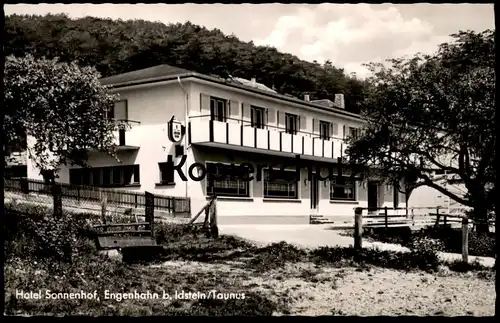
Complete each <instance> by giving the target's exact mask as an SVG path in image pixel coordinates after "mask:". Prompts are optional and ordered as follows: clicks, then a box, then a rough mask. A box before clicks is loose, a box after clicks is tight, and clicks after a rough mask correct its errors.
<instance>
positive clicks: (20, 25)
mask: <svg viewBox="0 0 500 323" xmlns="http://www.w3.org/2000/svg"><path fill="white" fill-rule="evenodd" d="M4 39H5V41H4V43H5V45H4V51H5V54H6V55H10V54H14V55H18V56H19V55H21V56H22V55H25V53H30V54H32V55H34V56H35V57H38V58H40V57H42V56H45V57H47V58H53V57H59V58H60V61H61V62H73V61H78V62H79V64H81V65H90V66H95V67H96V68H97V70H98V71H99V72H100V73H102V75H103V76H110V75H115V74H119V73H125V72H130V71H133V70H138V69H143V68H147V67H151V66H154V65H158V64H170V65H175V66H179V67H183V68H186V69H189V70H193V71H195V72H198V73H203V74H209V75H210V74H216V75H219V76H222V77H223V78H226V77H227V76H228V75H232V76H236V77H243V78H247V79H250V78H253V77H256V78H257V80H258V82H259V83H263V84H265V85H267V86H268V87H270V88H272V87H275V88H276V89H278V90H279V89H281V90H282V92H284V93H287V94H291V95H294V96H296V97H298V98H302V97H303V96H304V94H309V95H311V98H315V99H330V100H332V101H334V99H335V94H337V93H343V94H344V95H345V98H346V102H345V109H346V110H347V111H350V112H355V113H357V112H358V109H359V108H358V107H359V105H360V104H361V101H362V99H361V98H362V97H363V96H362V95H360V93H361V92H362V88H363V87H364V86H365V85H364V84H363V82H360V81H358V80H356V79H354V78H352V77H349V76H346V75H345V73H344V71H343V70H342V69H339V68H336V67H334V66H333V65H332V63H331V62H329V61H327V62H325V64H324V65H320V64H317V63H311V62H307V61H302V60H300V59H299V58H298V57H296V56H294V55H291V54H286V53H281V52H279V51H278V50H277V49H276V48H273V47H268V46H255V44H253V43H252V42H243V41H241V40H239V39H238V38H236V37H235V36H234V35H225V34H224V33H222V32H221V31H220V30H218V29H212V30H208V29H207V28H205V27H201V26H198V25H195V24H192V23H190V22H186V23H183V24H181V23H176V24H168V25H165V24H163V23H159V22H150V21H143V20H128V21H122V20H112V19H101V18H93V17H85V18H79V19H71V18H69V17H68V16H66V15H64V14H57V15H46V16H25V15H24V16H20V15H9V16H7V17H6V19H5V28H4Z"/></svg>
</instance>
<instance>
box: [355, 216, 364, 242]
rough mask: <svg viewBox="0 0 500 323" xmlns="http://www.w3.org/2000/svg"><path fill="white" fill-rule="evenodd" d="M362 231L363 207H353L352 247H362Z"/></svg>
mask: <svg viewBox="0 0 500 323" xmlns="http://www.w3.org/2000/svg"><path fill="white" fill-rule="evenodd" d="M362 233H363V209H362V208H360V207H357V208H355V209H354V249H357V250H360V249H361V248H362V245H363V244H362V237H361V236H362Z"/></svg>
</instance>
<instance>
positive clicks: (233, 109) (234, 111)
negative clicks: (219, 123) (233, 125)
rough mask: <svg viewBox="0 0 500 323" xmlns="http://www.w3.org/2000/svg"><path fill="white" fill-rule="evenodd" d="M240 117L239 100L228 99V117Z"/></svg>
mask: <svg viewBox="0 0 500 323" xmlns="http://www.w3.org/2000/svg"><path fill="white" fill-rule="evenodd" d="M239 117H240V102H238V101H236V100H230V101H229V118H231V119H236V120H237V119H239Z"/></svg>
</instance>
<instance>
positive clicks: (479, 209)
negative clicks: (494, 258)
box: [473, 205, 490, 233]
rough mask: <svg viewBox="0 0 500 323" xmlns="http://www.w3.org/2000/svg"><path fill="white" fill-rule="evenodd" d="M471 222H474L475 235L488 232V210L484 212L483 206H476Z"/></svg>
mask: <svg viewBox="0 0 500 323" xmlns="http://www.w3.org/2000/svg"><path fill="white" fill-rule="evenodd" d="M473 220H474V221H476V232H477V233H489V232H490V226H489V224H488V210H486V208H485V207H484V205H478V206H476V207H474V215H473Z"/></svg>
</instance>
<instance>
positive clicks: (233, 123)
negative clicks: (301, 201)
mask: <svg viewBox="0 0 500 323" xmlns="http://www.w3.org/2000/svg"><path fill="white" fill-rule="evenodd" d="M224 120H225V122H221V121H215V120H212V118H211V116H210V115H202V116H193V117H191V118H190V129H189V132H190V135H189V137H190V140H191V143H194V144H197V143H198V144H203V143H207V144H210V143H212V144H215V145H224V144H226V145H233V146H240V147H246V149H245V150H250V151H251V150H255V149H259V150H270V151H276V152H284V153H293V154H300V155H304V156H314V157H323V158H338V157H343V156H345V155H346V154H345V150H346V148H347V145H346V141H345V140H344V139H343V138H341V137H338V136H330V137H329V138H323V137H321V136H320V135H319V134H318V133H313V132H307V131H302V130H299V129H297V130H296V131H287V129H286V128H284V127H277V126H273V125H263V126H262V127H260V128H259V127H255V126H252V124H251V122H249V121H246V120H241V119H235V118H225V119H224Z"/></svg>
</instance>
